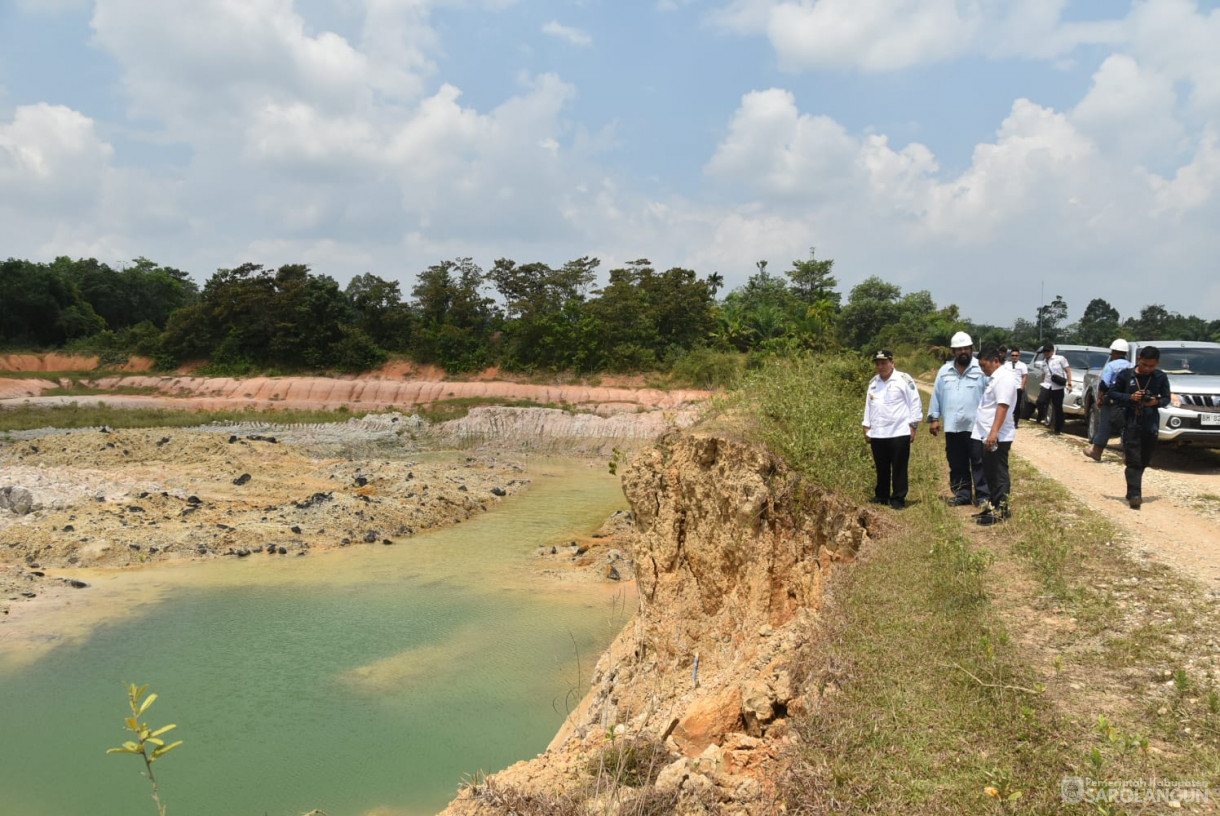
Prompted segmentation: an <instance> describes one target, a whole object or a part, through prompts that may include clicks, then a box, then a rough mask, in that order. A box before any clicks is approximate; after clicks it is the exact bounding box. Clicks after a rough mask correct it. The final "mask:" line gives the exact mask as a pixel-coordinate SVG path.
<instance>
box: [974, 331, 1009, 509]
mask: <svg viewBox="0 0 1220 816" xmlns="http://www.w3.org/2000/svg"><path fill="white" fill-rule="evenodd" d="M979 365H980V366H981V367H982V369H983V373H984V374H986V375H987V377H988V383H987V389H986V390H985V391H983V401H982V402H980V403H979V409H978V411H977V412H976V413H975V415H974V430H973V431H971V434H970V438H971V439H977V440H979V441H980V442H982V443H983V470H984V472H985V473H986V474H987V486H988V488H990V490H991V503H990V505H989V506H988V507H987V509H985V510H984V511H983V512H982V513H980V514H979V516H978V523H979V524H983V525H988V524H1000V523H1003V522H1005V521H1007V520H1008V516H1009V507H1008V496H1009V493H1010V492H1011V490H1012V483H1011V481H1010V480H1009V477H1008V451H1009V450H1010V449H1011V448H1012V441H1013V440H1014V439H1016V438H1017V429H1016V426H1014V425H1013V406H1014V405H1016V402H1017V386H1018V385H1019V384H1020V380H1019V378H1018V375H1017V372H1016V371H1014V370H1013V369H1012V368H1005V366H1004V353H1003V351H1001V350H1000V349H998V348H997V349H989V350H988V351H984V352H983V353H981V354H980V355H979Z"/></svg>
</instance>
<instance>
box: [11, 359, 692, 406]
mask: <svg viewBox="0 0 1220 816" xmlns="http://www.w3.org/2000/svg"><path fill="white" fill-rule="evenodd" d="M0 370H3V369H0ZM85 384H86V385H88V386H90V387H92V388H100V389H105V390H110V389H124V390H137V391H139V390H144V391H148V392H149V394H148V395H129V394H122V395H109V394H98V395H90V396H89V401H90V402H105V403H107V404H109V405H114V406H116V407H126V408H182V409H195V410H228V409H234V408H236V409H256V410H260V411H264V410H276V409H284V408H300V409H310V410H313V409H330V408H337V407H339V406H340V405H347V406H351V407H352V408H358V409H373V410H382V409H387V408H410V407H412V406H417V405H430V404H433V403H438V402H444V401H446V400H454V399H487V400H501V399H503V400H509V399H511V400H529V401H532V402H537V403H550V404H557V405H565V406H573V407H577V408H582V409H588V410H593V411H596V412H597V413H599V414H603V415H607V416H608V415H611V414H614V413H623V412H633V411H636V410H638V409H639V408H661V409H665V410H675V409H687V408H690V407H692V406H693V405H695V404H696V403H698V402H700V401H702V400H705V399H707V397H708V392H706V391H697V390H692V389H674V390H666V391H663V390H660V389H656V388H610V387H602V386H579V385H532V384H527V383H513V382H503V381H474V382H454V381H440V380H403V379H398V380H387V379H374V378H364V377H251V378H249V379H232V378H229V377H190V376H154V375H135V376H125V377H100V378H98V379H96V380H89V381H86V382H85ZM56 385H69V383H66V382H65V383H54V382H51V381H50V380H21V379H17V380H11V379H4V378H0V399H17V398H23V399H25V400H28V401H29V402H30V404H36V405H66V404H69V403H71V402H73V401H79V400H80V397H76V396H70V395H69V396H47V397H42V396H39V395H40V394H41V393H42V391H44V390H46V389H49V388H54V387H55V386H56Z"/></svg>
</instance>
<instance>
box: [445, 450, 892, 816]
mask: <svg viewBox="0 0 1220 816" xmlns="http://www.w3.org/2000/svg"><path fill="white" fill-rule="evenodd" d="M623 484H624V490H625V492H626V494H627V498H628V501H629V502H630V504H631V509H632V513H633V515H634V517H635V523H636V530H637V535H636V537H635V538H634V542H633V546H632V555H633V559H634V561H635V566H636V572H637V581H638V584H639V590H640V607H639V611H638V613H637V615H636V617H635V618H634V619H633V620H632V621H631V622H630V623H628V625H627V626H626V627H625V628H624V630H623V632H622V633H621V634H620V635H619V637H618V638H617V639H616V640H615V642H614V644H613V645H612V646H611V647H610V649H609V651H608V652H607V654H606V655H605V656H604V657H603V658H602V660H601V662H600V663H599V664H598V666H597V669H596V671H595V674H594V677H593V683H592V688H591V689H590V691H589V693H588V695H587V696H586V697H585V698H584V700H583V701H582V702H581V704H580V705H579V706H578V707H577V708H576V710H575V711H574V712H573V713H572V714H571V715H570V716H569V718H568V720H567V722H566V723H565V725H564V727H563V728H562V730H561V731H560V733H559V734H558V735H557V736H556V738H555V740H554V741H553V742H552V744H551V747H550V749H549V750H548V751H547V752H546V753H545V754H542V755H540V756H539V757H538V758H536V759H534V760H530V761H528V762H522V763H518V764H517V765H514V766H512V767H511V768H508V769H507V770H505V771H502V772H501V773H499V774H496V775H495V776H494V777H492V778H491V779H490V780H489V781H488V782H487V783H486V784H479V785H474V786H471V787H469V788H467V789H466V790H465V791H463V792H462V794H461V795H460V796H459V798H458V799H457V800H455V801H454V802H453V803H452V804H451V805H450V807H449V809H448V810H446V811H445V816H473V815H474V814H480V813H487V814H490V813H500V812H503V807H502V806H503V804H504V803H505V802H506V801H512V800H513V798H514V797H516V798H517V800H518V801H528V800H529V798H530V797H543V798H545V797H552V798H553V797H556V796H569V797H575V798H576V799H578V800H579V799H584V798H597V797H598V796H602V797H605V796H608V795H610V793H611V792H610V791H609V790H608V789H607V787H606V786H604V785H603V787H601V789H600V791H598V790H596V789H597V783H596V779H595V777H596V774H597V769H598V767H599V757H604V756H605V755H606V753H607V752H610V753H613V752H614V751H615V750H616V748H615V746H623V745H637V744H647V745H663V746H664V751H663V753H669V756H668V757H667V758H666V759H665V761H664V762H663V763H659V764H658V765H657V767H656V768H655V770H654V772H653V773H650V774H648V777H649V779H648V780H646V781H652V782H653V784H652V785H650V786H649V785H642V786H640V787H639V788H637V789H635V790H631V789H629V790H623V789H621V788H620V789H619V790H617V791H616V792H615V793H617V795H619V796H621V797H626V798H627V799H628V800H629V799H630V797H631V796H635V795H638V796H645V795H647V796H653V797H662V798H664V797H668V800H667V801H669V802H671V805H672V808H673V810H672V812H675V813H707V812H734V813H748V814H759V816H761V814H771V813H774V812H775V809H774V808H775V802H774V801H773V799H772V791H771V790H770V787H769V784H770V783H769V780H770V779H771V778H773V777H774V769H775V767H776V765H775V762H776V758H777V756H778V754H779V751H780V750H781V749H782V747H783V746H784V744H785V743H786V742H787V741H788V740H789V739H790V736H789V729H788V725H787V718H788V716H789V715H790V714H793V713H796V712H798V711H801V710H803V709H806V708H807V707H808V706H809V705H810V701H807V700H805V699H804V698H802V697H801V696H800V688H799V686H800V678H797V677H793V675H792V670H791V668H790V666H789V660H790V659H791V656H792V655H793V654H794V653H795V651H796V647H797V645H798V643H799V639H800V637H801V635H800V633H801V632H804V631H807V630H806V628H805V627H806V626H807V624H808V619H809V617H810V616H812V615H816V614H817V613H818V609H819V607H820V605H821V597H822V588H823V583H824V581H825V578H826V576H827V574H828V570H830V569H832V568H833V567H834V565H835V564H838V563H841V562H845V561H850V560H851V559H852V558H853V557H854V555H855V553H856V552H857V550H858V549H859V547H860V545H861V544H862V542H863V540H864V538H865V537H866V536H867V534H868V533H867V529H868V525H869V524H870V523H872V519H873V516H872V515H871V514H870V512H869V511H861V510H860V509H859V508H858V507H857V506H856V505H855V504H853V503H850V502H846V501H844V500H841V499H838V498H835V497H832V496H830V495H828V494H825V493H824V492H822V491H820V490H818V489H815V488H812V487H810V486H808V485H806V484H804V483H803V482H801V481H800V480H799V479H798V478H797V477H795V476H794V475H793V474H792V473H791V472H790V471H789V470H788V469H787V468H786V466H785V465H784V464H783V463H782V462H780V461H779V460H778V459H777V458H775V457H774V456H773V455H772V454H770V453H768V452H766V451H765V450H762V449H761V448H758V447H754V446H751V445H747V444H744V443H741V442H738V441H734V440H731V439H727V438H723V437H719V436H716V435H708V434H702V433H698V432H695V433H688V434H671V435H669V436H668V437H666V438H665V439H664V440H663V441H662V442H661V443H660V444H658V445H657V446H655V447H652V448H649V449H647V450H645V451H643V452H642V453H640V454H639V455H637V457H636V458H635V460H634V461H633V462H632V464H631V466H630V467H629V468H628V469H627V471H626V473H625V474H624V478H623ZM611 734H612V735H613V739H610V738H609V737H608V735H611ZM652 801H653V802H655V801H657V799H656V798H654V799H653V800H652ZM729 803H731V804H732V806H733V807H732V808H730V809H729V810H716V809H714V808H717V807H722V806H724V805H726V804H729ZM496 804H499V805H501V807H500V808H499V809H497V808H496V807H495V805H496ZM600 804H607V803H606V802H601V803H600ZM658 812H659V811H658Z"/></svg>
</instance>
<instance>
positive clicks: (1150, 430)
mask: <svg viewBox="0 0 1220 816" xmlns="http://www.w3.org/2000/svg"><path fill="white" fill-rule="evenodd" d="M1160 362H1161V350H1160V349H1158V348H1157V347H1156V346H1144V347H1143V348H1141V349H1140V350H1139V355H1138V356H1137V357H1136V361H1135V366H1134V367H1133V368H1128V369H1125V370H1123V371H1120V372H1119V373H1118V376H1117V377H1115V379H1114V385H1112V386H1110V388H1109V390H1108V391H1106V397H1105V398H1106V400H1107V401H1108V402H1109V403H1110V404H1111V405H1117V406H1121V407H1122V409H1123V410H1124V411H1125V412H1126V419H1127V425H1126V427H1124V428H1123V460H1124V463H1125V464H1126V469H1125V470H1124V475H1125V476H1126V477H1127V503H1128V504H1129V505H1131V509H1132V510H1138V509H1140V505H1141V504H1142V503H1143V501H1144V491H1143V482H1144V468H1146V467H1148V465H1149V464H1151V462H1152V453H1153V451H1155V450H1156V444H1157V432H1158V431H1159V430H1160V426H1161V417H1160V411H1159V410H1158V409H1160V408H1162V407H1163V406H1166V405H1168V404H1169V402H1170V399H1171V397H1170V393H1169V378H1168V377H1166V376H1165V372H1164V371H1161V370H1160V369H1159V368H1157V366H1158V365H1159V364H1160Z"/></svg>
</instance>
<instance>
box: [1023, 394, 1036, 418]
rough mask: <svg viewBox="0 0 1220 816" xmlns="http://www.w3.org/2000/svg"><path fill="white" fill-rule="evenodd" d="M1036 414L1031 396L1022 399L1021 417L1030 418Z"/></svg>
mask: <svg viewBox="0 0 1220 816" xmlns="http://www.w3.org/2000/svg"><path fill="white" fill-rule="evenodd" d="M1033 415H1034V404H1033V403H1032V402H1030V401H1029V397H1023V398H1022V399H1021V419H1029V418H1030V417H1032V416H1033Z"/></svg>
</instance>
